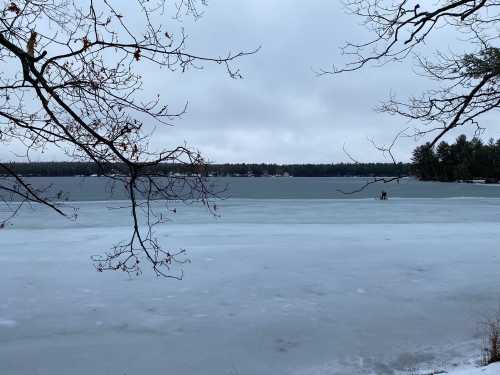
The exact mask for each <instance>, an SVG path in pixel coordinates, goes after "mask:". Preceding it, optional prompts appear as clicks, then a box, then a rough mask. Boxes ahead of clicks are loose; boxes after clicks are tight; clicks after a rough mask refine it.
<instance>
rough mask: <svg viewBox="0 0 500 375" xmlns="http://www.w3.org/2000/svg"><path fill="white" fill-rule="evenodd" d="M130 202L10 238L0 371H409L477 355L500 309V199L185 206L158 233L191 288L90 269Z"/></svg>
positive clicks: (29, 218)
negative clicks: (487, 324) (185, 259)
mask: <svg viewBox="0 0 500 375" xmlns="http://www.w3.org/2000/svg"><path fill="white" fill-rule="evenodd" d="M487 189H490V190H495V191H497V189H496V188H495V187H488V188H487ZM119 204H120V203H119V202H86V203H79V204H78V206H79V207H80V219H79V220H78V221H77V222H76V223H73V222H68V221H66V220H64V219H62V218H59V217H57V216H56V215H55V214H53V213H52V212H49V211H47V210H45V209H37V210H35V211H32V210H30V209H25V210H24V211H23V212H22V214H21V215H20V216H19V217H18V218H16V219H15V220H14V222H13V225H12V226H9V227H8V228H6V229H4V230H2V231H1V232H0V265H1V269H2V276H1V278H0V280H1V283H0V374H2V375H21V374H23V375H25V374H30V375H32V374H33V375H35V374H37V375H38V374H39V375H59V374H61V375H63V374H64V375H66V374H72V375H89V374H95V375H101V374H109V375H111V374H112V375H117V374H119V375H122V374H126V375H135V374H175V375H194V374H203V375H229V374H231V375H259V374H262V375H267V374H269V375H271V374H272V375H285V374H291V375H332V374H397V373H402V374H408V371H407V369H408V368H412V367H429V366H436V367H440V366H442V365H444V366H452V365H453V364H457V363H458V364H459V363H462V362H464V361H467V360H468V359H469V358H471V357H473V356H475V355H477V354H478V351H479V344H480V339H479V336H478V330H479V325H478V323H479V322H480V321H481V320H482V319H483V318H484V317H485V316H486V315H488V314H489V313H491V312H493V311H494V310H495V309H496V308H497V307H498V305H499V304H500V292H499V291H500V258H499V257H500V252H499V248H498V234H499V231H500V229H499V228H500V199H498V198H460V199H453V198H451V199H446V198H439V199H436V198H420V199H416V198H404V199H390V200H389V201H386V202H382V201H376V200H374V199H342V200H340V199H309V200H307V199H303V200H301V199H286V200H279V199H229V200H226V201H222V202H221V203H220V207H221V209H222V210H221V213H222V217H220V218H214V217H211V216H209V215H208V214H207V213H206V212H205V211H204V210H202V209H200V208H196V207H192V206H182V205H180V206H178V212H177V214H176V215H173V216H172V222H171V223H170V224H167V225H165V226H162V227H160V228H158V233H159V235H160V237H162V238H163V239H164V242H165V244H167V245H168V246H170V247H171V248H186V249H188V252H189V253H188V254H189V258H190V259H191V260H192V263H191V264H188V265H186V266H185V267H184V271H185V279H184V280H183V281H174V280H163V279H156V278H153V277H151V275H149V274H148V272H146V275H144V276H142V277H140V278H133V279H129V278H128V277H127V276H126V275H124V274H121V273H97V272H95V271H94V269H93V267H92V264H91V262H90V260H89V257H90V255H92V254H96V253H99V252H101V251H102V250H106V249H107V248H109V247H110V246H111V245H112V244H113V243H114V242H115V241H116V240H119V239H122V238H124V236H126V235H127V233H128V227H127V224H128V216H127V214H128V212H126V211H117V210H109V209H108V208H107V207H109V206H112V205H119Z"/></svg>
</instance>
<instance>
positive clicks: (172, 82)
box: [0, 0, 500, 163]
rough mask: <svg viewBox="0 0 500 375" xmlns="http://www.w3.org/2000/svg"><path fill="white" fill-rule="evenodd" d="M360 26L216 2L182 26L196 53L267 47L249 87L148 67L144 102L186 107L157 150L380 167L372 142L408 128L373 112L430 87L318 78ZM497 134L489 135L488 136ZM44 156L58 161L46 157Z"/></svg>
mask: <svg viewBox="0 0 500 375" xmlns="http://www.w3.org/2000/svg"><path fill="white" fill-rule="evenodd" d="M129 17H130V16H129ZM360 22H361V20H360V19H356V18H353V17H351V16H349V15H346V14H345V13H344V11H343V9H342V7H341V2H340V1H339V2H325V1H321V0H311V1H307V2H304V1H296V0H294V1H290V0H287V1H285V0H274V1H264V0H253V1H245V2H241V1H234V0H233V1H231V0H219V1H211V2H210V4H209V7H208V8H206V13H205V15H204V17H203V18H202V19H201V20H199V21H196V22H194V21H191V20H185V23H184V25H182V26H184V27H185V28H186V31H187V33H188V34H189V36H190V37H189V40H188V46H189V47H190V48H191V50H192V51H194V52H195V53H199V54H208V55H212V56H217V55H223V54H225V53H227V51H228V50H231V51H233V52H234V51H237V50H241V49H252V48H255V47H257V46H259V45H261V46H262V49H261V50H260V51H259V53H257V54H256V55H253V56H249V57H246V58H244V59H242V60H240V61H239V62H238V66H239V67H240V69H241V71H242V73H243V75H244V77H245V78H244V79H243V80H232V79H230V78H229V77H227V75H226V74H225V72H224V68H223V67H222V66H211V65H207V66H205V67H204V69H203V70H201V71H189V72H187V73H185V74H181V73H176V72H174V73H171V72H168V71H165V70H160V69H157V68H153V69H150V70H148V69H149V68H148V69H145V71H144V78H145V82H146V86H145V87H146V89H145V93H144V94H145V95H148V94H151V95H152V94H153V93H156V92H160V93H161V95H162V97H163V98H165V99H167V100H168V102H169V103H170V104H171V107H172V109H173V110H174V111H175V108H181V107H182V106H183V104H184V103H185V101H189V108H188V112H187V113H186V115H185V116H183V119H181V120H179V121H176V122H175V126H174V127H166V128H158V129H157V130H156V133H155V137H154V142H153V146H155V147H157V148H160V147H164V146H167V147H168V146H174V145H176V144H178V143H183V142H187V143H188V144H190V145H192V146H194V147H196V148H198V149H199V150H201V151H202V152H203V153H204V154H205V155H206V157H207V158H208V159H210V160H212V161H214V162H280V163H287V162H322V163H329V162H340V161H347V160H348V158H347V156H346V155H345V154H344V152H343V151H342V147H343V145H344V144H345V145H346V147H347V148H348V149H349V151H350V152H351V153H352V154H353V155H356V157H358V158H359V159H360V160H362V161H383V160H384V158H383V155H381V154H380V153H379V152H378V151H376V150H375V149H374V148H373V147H372V146H371V144H370V142H369V141H368V139H374V140H375V141H376V142H378V143H380V144H384V143H390V142H391V140H392V138H393V137H394V135H395V134H396V133H397V131H398V130H400V129H403V128H405V127H407V126H408V124H407V123H406V122H405V121H404V120H403V119H400V118H397V117H391V116H387V115H383V114H378V113H375V112H374V111H373V108H374V107H375V106H376V105H377V104H378V103H379V101H380V100H382V99H384V98H387V97H388V95H389V94H390V93H391V92H393V93H396V94H397V95H398V96H401V97H403V98H404V97H406V96H408V95H410V94H417V93H419V92H420V91H422V89H424V88H425V87H426V86H427V85H428V82H427V81H426V80H424V79H422V78H420V77H416V76H415V75H414V73H413V72H412V71H411V64H410V61H408V62H405V63H398V64H392V65H388V66H386V67H383V68H368V69H365V70H363V71H359V72H355V73H350V74H344V75H336V76H325V77H322V78H318V77H316V75H315V74H314V72H313V69H314V68H316V69H319V68H322V67H323V68H328V67H329V66H330V65H331V64H332V63H336V64H342V63H343V62H345V61H346V60H345V58H344V57H342V56H341V55H340V51H339V47H340V46H341V45H342V44H343V42H344V41H345V40H346V39H350V40H362V39H363V38H364V37H366V36H367V33H366V31H365V30H364V29H363V27H362V26H360ZM436 43H437V44H439V45H441V46H446V45H447V43H449V38H448V36H447V35H446V34H440V35H438V36H437V38H436ZM485 123H493V120H491V119H487V120H486V122H485ZM415 125H416V124H415ZM410 126H412V125H410ZM469 134H470V132H469ZM456 135H458V134H457V133H455V134H453V136H456ZM499 135H500V134H498V133H496V132H495V131H494V129H493V128H489V132H488V133H487V134H486V136H493V137H498V136H499ZM415 145H416V143H415V141H414V140H411V139H406V140H403V141H401V142H400V144H399V145H398V147H397V149H396V153H397V155H398V157H399V158H400V159H401V160H403V161H408V160H409V158H410V155H411V150H412V149H413V148H414V147H415ZM5 154H6V152H5V151H3V152H1V153H0V156H2V157H5V156H4V155H5ZM42 158H45V159H48V158H60V155H59V154H58V153H57V152H55V151H51V150H49V151H48V152H47V154H46V155H44V156H42Z"/></svg>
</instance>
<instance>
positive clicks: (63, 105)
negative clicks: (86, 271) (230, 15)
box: [0, 0, 252, 277]
mask: <svg viewBox="0 0 500 375" xmlns="http://www.w3.org/2000/svg"><path fill="white" fill-rule="evenodd" d="M169 4H170V3H168V4H167V2H166V1H165V0H159V1H154V2H153V1H148V0H135V1H127V2H124V1H116V0H99V1H98V0H85V1H69V0H15V1H12V2H11V1H3V2H1V3H0V64H1V69H0V142H1V143H2V144H3V145H4V146H3V147H7V145H9V144H11V143H15V142H17V143H21V144H22V145H24V150H25V152H24V154H25V157H26V158H27V159H29V157H30V155H31V154H32V153H33V152H41V151H43V150H45V149H47V148H48V147H56V148H58V149H59V150H61V151H62V152H63V153H65V154H66V155H67V156H68V158H69V159H70V160H74V161H91V162H93V163H94V165H95V166H96V168H97V169H98V170H99V171H100V174H101V175H102V176H104V177H106V178H108V179H109V180H110V181H111V182H112V183H120V184H124V185H125V187H126V189H127V191H128V193H129V207H128V209H129V210H130V214H131V217H132V233H131V236H130V238H129V239H127V240H125V241H122V242H120V243H118V244H117V245H116V246H115V247H114V248H113V249H112V250H110V251H107V252H106V253H105V254H104V255H102V256H98V257H95V259H94V261H95V266H96V268H97V269H98V270H99V271H103V270H122V271H125V272H133V273H140V272H141V269H142V264H143V261H146V263H145V264H149V265H150V266H151V267H152V269H153V271H154V273H155V274H156V275H161V276H166V277H181V276H182V275H181V274H179V273H175V274H173V273H171V272H170V269H171V266H172V265H173V264H174V263H175V262H176V260H178V258H177V255H180V254H179V252H177V251H171V250H167V249H165V248H164V247H162V244H161V243H160V242H159V241H158V239H156V238H155V236H154V231H152V226H153V225H154V224H157V223H161V222H163V219H162V215H161V209H160V212H157V211H156V210H155V209H156V208H157V207H158V205H153V204H152V202H153V201H155V200H172V199H181V200H186V199H189V200H190V199H195V200H199V201H201V202H202V203H203V204H204V205H206V206H207V207H208V208H209V209H210V208H211V204H210V199H211V197H212V196H213V192H211V191H210V189H209V188H208V186H207V183H206V181H205V180H204V178H203V173H201V172H202V171H203V169H204V168H205V160H204V158H203V157H202V155H200V153H199V152H197V151H196V150H195V149H193V148H191V147H188V146H187V145H180V146H178V147H175V148H173V149H159V150H156V149H154V148H153V147H152V146H151V145H150V140H151V137H152V135H151V129H152V128H153V127H157V126H166V125H171V123H172V121H173V120H174V119H176V118H178V117H179V116H181V115H182V114H183V113H184V111H185V108H181V109H180V110H179V111H172V110H171V109H170V107H169V106H168V105H167V103H166V102H165V101H164V99H163V98H162V97H161V95H159V94H158V95H152V96H151V97H149V98H148V97H147V95H146V94H147V92H146V94H145V90H144V85H145V81H144V79H143V76H142V73H141V72H143V71H145V70H147V69H151V68H152V67H157V68H161V69H162V71H163V74H167V73H170V72H174V71H179V72H186V71H188V70H189V69H191V68H195V69H197V68H200V67H201V66H202V64H209V63H213V64H218V65H221V66H222V67H223V68H224V70H225V72H226V73H227V74H228V75H229V76H230V77H231V78H235V79H236V78H241V74H240V72H239V70H238V69H237V68H235V67H234V66H233V62H234V61H235V60H236V59H238V58H240V57H242V56H244V55H247V54H249V53H252V51H250V52H238V53H235V54H232V53H228V54H224V55H214V56H204V55H197V54H194V53H192V52H190V51H189V50H188V48H187V45H186V35H185V34H184V31H183V29H182V28H177V29H175V30H172V29H171V28H168V27H166V26H165V21H167V20H168V22H169V25H171V24H172V20H173V18H177V19H180V18H182V17H194V18H199V17H200V16H201V14H202V12H201V9H200V8H201V7H203V6H204V5H205V1H204V0H180V1H178V2H177V3H176V4H177V5H176V7H175V8H174V9H172V6H171V5H169ZM169 15H170V16H173V17H169ZM159 78H160V79H161V76H159ZM145 123H147V124H148V126H145V125H144V124H145ZM116 162H119V163H121V165H122V166H123V167H124V170H125V175H126V176H125V177H123V176H122V177H117V176H114V175H113V174H111V173H109V169H107V168H105V167H104V166H105V165H107V164H110V163H116ZM163 163H176V164H183V165H185V166H187V167H188V168H189V169H190V170H191V171H192V176H191V177H189V178H188V177H182V176H180V177H179V176H178V177H175V178H173V177H171V176H168V175H165V174H163V173H162V172H161V169H158V168H155V166H158V165H160V164H163ZM0 173H1V174H3V175H9V178H5V177H4V178H3V179H2V180H1V181H0V191H1V192H2V196H1V199H3V200H5V201H12V200H13V198H15V200H17V201H18V204H20V205H22V204H23V203H27V202H36V203H40V204H43V205H46V206H48V207H50V208H52V209H53V210H55V211H56V212H58V213H59V214H61V215H67V216H71V214H70V213H69V212H68V211H67V210H65V208H64V207H63V206H61V204H60V203H58V202H57V201H56V200H54V199H53V198H54V197H50V196H49V195H48V194H46V192H45V191H44V190H43V189H36V188H34V187H33V186H31V185H30V184H28V183H27V182H26V181H25V179H24V177H22V176H20V175H19V174H17V173H16V172H15V171H14V170H13V169H11V168H10V167H9V165H8V164H5V163H3V164H0ZM55 198H57V197H55ZM14 212H17V209H16V210H14ZM9 217H10V216H9ZM9 217H7V218H4V219H3V220H4V221H5V220H7V219H8V218H9ZM179 261H180V260H179Z"/></svg>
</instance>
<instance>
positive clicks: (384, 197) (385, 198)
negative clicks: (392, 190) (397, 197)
mask: <svg viewBox="0 0 500 375" xmlns="http://www.w3.org/2000/svg"><path fill="white" fill-rule="evenodd" d="M380 200H381V201H385V200H387V192H386V191H385V190H382V191H381V192H380Z"/></svg>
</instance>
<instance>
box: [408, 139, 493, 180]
mask: <svg viewBox="0 0 500 375" xmlns="http://www.w3.org/2000/svg"><path fill="white" fill-rule="evenodd" d="M413 162H414V165H413V167H412V173H413V174H414V175H416V176H417V177H419V178H420V179H422V180H436V181H459V180H464V181H467V180H473V179H484V180H486V181H487V182H498V181H499V180H500V139H498V140H497V141H495V140H494V139H490V140H489V142H488V143H486V144H485V143H483V141H481V140H480V139H479V138H472V139H471V140H470V141H469V140H467V137H466V136H465V135H461V136H459V137H458V138H457V140H456V141H455V143H453V144H448V143H446V142H441V143H439V144H438V146H437V147H435V148H431V147H430V145H429V144H428V143H427V144H425V145H422V146H419V147H417V148H416V149H415V151H413Z"/></svg>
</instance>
